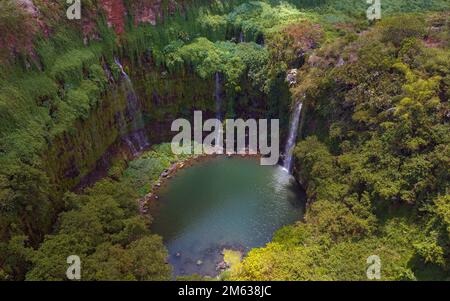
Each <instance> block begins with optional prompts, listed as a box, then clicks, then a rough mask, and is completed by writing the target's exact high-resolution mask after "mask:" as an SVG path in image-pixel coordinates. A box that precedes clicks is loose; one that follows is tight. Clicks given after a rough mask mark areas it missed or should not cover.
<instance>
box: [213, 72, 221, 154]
mask: <svg viewBox="0 0 450 301" xmlns="http://www.w3.org/2000/svg"><path fill="white" fill-rule="evenodd" d="M214 98H215V100H216V119H217V120H219V121H222V120H223V113H222V106H223V98H222V82H221V78H220V73H219V72H218V71H217V72H216V74H215V89H214ZM217 127H218V128H219V132H218V136H217V137H216V147H218V149H219V150H220V149H221V148H222V147H223V143H220V144H219V142H220V139H219V137H220V135H222V136H223V132H222V127H221V126H219V124H218V125H217ZM222 139H223V137H222Z"/></svg>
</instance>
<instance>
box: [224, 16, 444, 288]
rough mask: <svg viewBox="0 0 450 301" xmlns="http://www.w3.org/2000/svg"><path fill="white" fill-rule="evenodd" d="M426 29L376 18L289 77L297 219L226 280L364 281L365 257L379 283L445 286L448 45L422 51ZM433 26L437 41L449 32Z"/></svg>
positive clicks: (418, 21) (412, 20)
mask: <svg viewBox="0 0 450 301" xmlns="http://www.w3.org/2000/svg"><path fill="white" fill-rule="evenodd" d="M436 18H437V19H439V17H436ZM444 18H445V17H444ZM447 18H448V16H447ZM426 22H428V23H426ZM429 26H430V23H429V21H426V20H425V19H423V18H422V17H418V16H417V15H411V16H403V17H398V18H391V19H386V20H385V21H382V22H380V23H379V24H376V25H375V26H374V27H373V28H372V29H371V30H369V31H368V32H366V33H365V34H364V35H361V36H360V37H358V38H357V39H354V38H352V39H348V40H346V39H345V38H342V39H338V40H337V41H334V42H332V43H331V44H329V45H325V46H324V47H322V49H319V50H317V51H315V53H314V54H312V55H311V57H310V58H309V61H308V62H309V64H306V65H305V66H303V68H302V69H300V70H299V72H300V74H301V75H302V76H301V77H300V76H299V81H300V82H299V84H298V87H295V88H294V89H293V90H294V95H295V96H297V97H299V98H300V97H304V99H305V100H304V108H305V110H306V112H304V114H303V115H302V116H305V117H306V120H304V121H303V122H304V126H303V135H304V136H306V138H305V139H304V140H303V141H301V142H300V143H299V144H298V145H297V147H296V149H295V152H294V155H295V157H296V171H297V176H298V178H299V179H300V181H301V182H302V183H304V184H305V185H306V187H307V195H308V198H309V201H310V206H309V209H308V211H307V213H306V216H305V222H304V223H298V224H297V225H294V226H289V227H286V228H284V229H282V230H280V231H279V232H278V233H277V235H276V236H275V238H274V241H273V243H270V244H268V245H267V246H266V247H265V248H261V249H255V250H252V251H251V252H250V253H249V255H248V257H247V258H246V259H244V262H243V263H242V265H241V269H240V271H237V272H235V273H233V274H232V275H231V276H230V277H231V279H237V280H367V277H366V274H365V272H366V270H367V264H366V259H367V258H368V257H369V256H371V255H378V256H379V257H380V258H381V260H382V266H383V267H382V279H383V280H416V279H417V280H427V279H428V280H431V279H445V277H446V276H445V275H447V274H448V268H449V260H448V258H449V257H448V250H449V232H448V229H449V228H448V208H447V207H448V198H447V195H448V189H449V183H450V181H449V180H450V177H449V176H450V175H449V172H448V171H449V170H450V168H449V167H450V165H449V158H450V153H449V151H448V143H449V141H450V136H449V133H450V128H449V125H448V117H446V116H445V114H442V113H441V112H442V111H447V110H448V101H447V99H446V98H445V96H444V95H445V89H446V88H445V87H446V82H445V79H444V78H445V75H446V74H447V73H448V66H449V65H448V62H449V59H450V57H449V51H448V45H445V44H444V43H443V44H438V45H439V46H432V47H430V46H429V45H428V44H427V41H426V40H425V37H424V34H425V33H426V32H429V31H428V28H429ZM435 31H436V32H435V33H431V35H432V36H433V39H440V37H441V34H440V33H439V32H447V33H448V28H446V27H445V26H440V27H439V29H435ZM443 52H446V54H444V53H443ZM419 57H420V58H419ZM428 60H431V61H432V63H431V64H428V63H427V61H428ZM339 62H340V63H339ZM431 65H432V66H433V67H429V66H431ZM443 72H444V73H443ZM443 87H444V89H443ZM318 124H320V125H318ZM319 126H320V127H321V128H323V129H324V132H323V133H322V132H321V133H320V134H321V135H318V128H319Z"/></svg>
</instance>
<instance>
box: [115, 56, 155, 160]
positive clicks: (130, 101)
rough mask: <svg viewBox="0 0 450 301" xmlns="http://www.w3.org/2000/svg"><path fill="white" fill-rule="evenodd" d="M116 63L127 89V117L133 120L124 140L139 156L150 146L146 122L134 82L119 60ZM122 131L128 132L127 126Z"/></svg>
mask: <svg viewBox="0 0 450 301" xmlns="http://www.w3.org/2000/svg"><path fill="white" fill-rule="evenodd" d="M114 62H115V63H116V65H117V66H118V67H119V69H120V72H121V73H122V77H123V78H124V79H125V88H126V93H127V96H126V97H127V109H126V111H127V112H126V115H127V117H128V118H129V119H130V120H131V122H130V127H131V129H130V130H131V133H128V134H126V135H125V136H124V137H122V139H123V140H124V141H125V143H126V144H127V145H128V148H129V149H130V151H131V153H132V155H133V156H136V155H138V154H139V152H141V151H143V150H145V149H146V148H147V147H149V146H150V143H149V141H148V139H147V136H146V135H145V131H144V129H143V127H144V122H143V119H142V109H141V105H140V103H139V99H138V97H137V94H136V92H135V90H134V86H133V82H132V81H131V79H130V77H129V76H128V74H127V73H126V72H125V70H124V68H123V66H122V64H121V63H120V61H119V59H118V58H114ZM121 130H122V131H127V129H126V126H125V125H121Z"/></svg>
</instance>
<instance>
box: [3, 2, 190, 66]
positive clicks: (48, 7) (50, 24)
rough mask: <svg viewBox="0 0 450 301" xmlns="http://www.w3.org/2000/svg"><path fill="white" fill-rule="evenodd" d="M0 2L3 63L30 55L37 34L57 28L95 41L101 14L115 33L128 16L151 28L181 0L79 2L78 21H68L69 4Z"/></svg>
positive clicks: (179, 5)
mask: <svg viewBox="0 0 450 301" xmlns="http://www.w3.org/2000/svg"><path fill="white" fill-rule="evenodd" d="M3 1H4V2H2V3H0V28H2V29H4V30H2V32H0V49H1V50H2V51H1V52H0V60H2V59H3V60H6V59H8V58H11V57H13V56H15V55H17V54H18V53H26V54H30V53H32V52H33V40H34V38H35V37H36V36H37V35H38V34H43V35H44V36H49V35H51V34H52V33H53V32H55V31H56V29H57V28H58V27H60V26H64V25H67V24H68V23H70V24H69V25H70V26H76V27H80V29H81V30H82V32H83V34H84V36H85V39H96V38H97V36H98V35H97V21H98V19H99V18H100V16H102V15H104V16H105V18H106V21H107V24H108V26H110V27H111V28H114V30H115V32H116V33H117V34H122V33H123V32H124V31H125V22H126V19H127V17H128V16H132V17H133V20H134V24H135V25H136V26H137V25H138V24H140V23H148V24H152V25H155V24H156V22H157V20H158V19H161V18H162V16H163V10H164V9H167V10H168V11H169V13H173V12H175V11H176V10H177V9H181V6H182V4H183V0H177V1H175V0H170V1H168V3H167V5H165V4H163V0H135V1H131V3H130V4H129V5H127V3H128V2H127V1H125V0H92V1H90V2H89V3H86V2H83V1H81V5H82V6H81V7H82V17H81V20H79V21H78V20H68V19H67V18H66V17H65V16H66V14H65V12H66V10H67V8H68V7H69V4H65V1H64V2H61V3H59V2H56V1H51V0H3Z"/></svg>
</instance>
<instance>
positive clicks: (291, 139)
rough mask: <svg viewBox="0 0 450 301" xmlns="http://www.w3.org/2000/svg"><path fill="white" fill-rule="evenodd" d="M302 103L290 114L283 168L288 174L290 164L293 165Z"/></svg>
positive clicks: (290, 170) (290, 167)
mask: <svg viewBox="0 0 450 301" xmlns="http://www.w3.org/2000/svg"><path fill="white" fill-rule="evenodd" d="M302 105H303V104H302V103H301V102H298V103H297V104H296V105H295V110H294V112H293V114H292V119H291V126H290V128H289V136H288V140H287V142H286V148H285V152H286V154H285V159H284V164H283V167H284V168H285V169H286V170H287V171H288V172H289V173H291V172H292V164H293V160H292V159H293V153H294V148H295V143H296V141H297V133H298V125H299V123H300V116H301V113H302Z"/></svg>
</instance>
